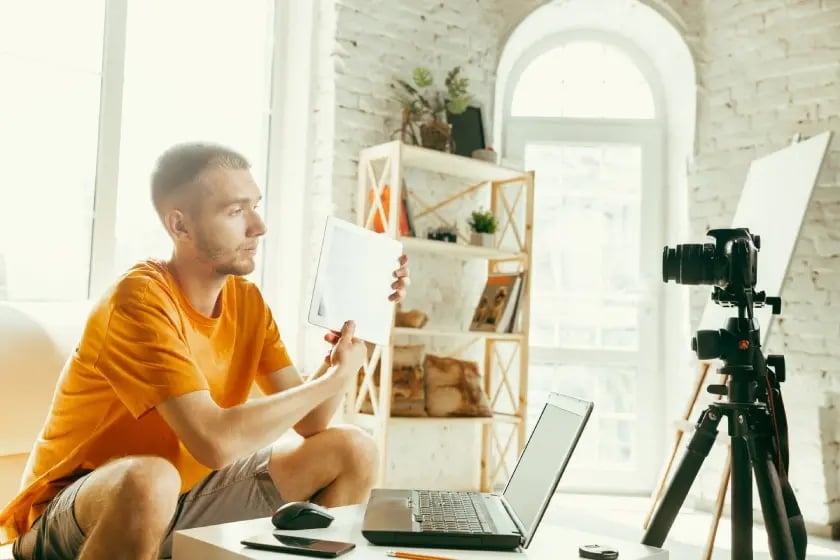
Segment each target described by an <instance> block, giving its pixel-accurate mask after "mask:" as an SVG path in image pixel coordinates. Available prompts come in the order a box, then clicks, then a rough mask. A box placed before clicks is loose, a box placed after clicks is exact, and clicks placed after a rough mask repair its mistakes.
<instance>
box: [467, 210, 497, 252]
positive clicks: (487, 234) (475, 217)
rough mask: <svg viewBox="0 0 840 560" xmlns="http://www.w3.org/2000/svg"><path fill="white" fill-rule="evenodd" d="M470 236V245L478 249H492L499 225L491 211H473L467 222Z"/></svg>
mask: <svg viewBox="0 0 840 560" xmlns="http://www.w3.org/2000/svg"><path fill="white" fill-rule="evenodd" d="M468 224H469V226H470V229H471V230H472V234H471V235H470V243H471V244H473V245H478V246H480V247H493V246H494V241H495V239H494V237H495V233H496V228H497V227H498V225H499V223H498V222H497V221H496V216H495V215H494V214H493V212H492V211H491V210H481V209H479V210H473V212H472V214H471V215H470V219H469V222H468Z"/></svg>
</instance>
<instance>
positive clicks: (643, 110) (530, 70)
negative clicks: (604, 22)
mask: <svg viewBox="0 0 840 560" xmlns="http://www.w3.org/2000/svg"><path fill="white" fill-rule="evenodd" d="M511 103H512V104H511V114H512V115H513V116H522V117H525V116H529V117H530V116H537V117H578V118H614V119H619V118H625V119H650V118H653V117H654V116H655V109H654V103H653V95H652V94H651V90H650V85H649V84H648V82H647V80H646V79H645V77H644V75H642V73H641V72H640V71H639V68H638V67H637V66H636V65H635V64H634V63H633V61H632V60H631V59H630V58H629V57H628V56H627V55H626V54H624V53H623V52H622V51H620V50H618V49H616V48H613V47H611V46H609V45H605V44H603V43H597V42H591V41H580V42H574V43H568V44H566V45H563V46H561V47H557V48H554V49H551V50H549V51H546V52H544V53H543V54H541V55H540V56H538V57H537V58H536V59H534V61H533V62H531V63H530V64H529V65H528V67H527V68H526V69H525V71H524V72H523V73H522V75H521V77H520V78H519V83H518V84H517V85H516V89H515V90H514V94H513V98H512V101H511Z"/></svg>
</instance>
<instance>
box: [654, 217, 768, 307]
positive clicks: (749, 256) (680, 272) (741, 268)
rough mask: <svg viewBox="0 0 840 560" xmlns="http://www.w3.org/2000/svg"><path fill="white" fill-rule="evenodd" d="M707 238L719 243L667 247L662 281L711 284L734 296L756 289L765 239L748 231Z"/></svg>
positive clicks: (715, 231) (722, 232) (716, 233)
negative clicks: (760, 253) (759, 262)
mask: <svg viewBox="0 0 840 560" xmlns="http://www.w3.org/2000/svg"><path fill="white" fill-rule="evenodd" d="M706 235H708V236H709V237H713V238H714V239H715V242H714V243H686V244H684V245H677V246H676V247H673V248H672V247H665V249H664V250H663V252H662V281H663V282H665V283H667V282H668V281H669V280H674V281H675V282H676V283H677V284H708V285H711V286H716V287H718V288H720V289H722V290H725V291H732V292H735V291H743V290H751V289H752V288H754V287H755V283H756V279H757V277H756V267H757V263H758V251H759V249H761V237H760V236H758V235H753V234H751V233H750V230H749V229H748V228H734V229H710V230H709V231H708V232H707V233H706Z"/></svg>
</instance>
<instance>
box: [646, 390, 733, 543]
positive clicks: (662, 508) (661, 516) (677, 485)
mask: <svg viewBox="0 0 840 560" xmlns="http://www.w3.org/2000/svg"><path fill="white" fill-rule="evenodd" d="M720 417H721V412H720V410H718V409H716V408H714V405H712V408H708V409H706V410H705V411H703V414H702V415H701V416H700V420H698V422H697V429H696V430H695V432H694V435H693V436H692V438H691V441H689V443H688V448H687V449H686V453H685V455H684V456H683V458H682V460H681V461H680V464H679V466H678V467H677V470H676V472H675V473H674V477H673V479H671V483H670V484H669V485H668V489H667V490H666V491H665V495H664V496H663V498H662V502H661V503H660V505H659V508H658V509H657V510H656V513H655V514H654V516H653V520H652V521H651V523H650V526H649V527H648V529H647V530H646V531H645V534H644V536H643V537H642V544H645V545H648V546H655V547H662V543H664V542H665V538H666V537H667V536H668V531H670V530H671V526H672V525H673V524H674V519H675V518H676V517H677V513H679V511H680V507H682V504H683V502H684V501H685V497H686V496H687V495H688V491H689V489H690V488H691V484H692V483H693V482H694V479H695V478H696V477H697V473H698V472H699V471H700V467H701V466H702V465H703V460H704V459H705V458H706V457H707V456H708V455H709V451H710V450H711V449H712V445H714V443H715V436H717V425H718V423H719V422H720Z"/></svg>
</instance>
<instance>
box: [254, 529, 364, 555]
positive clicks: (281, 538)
mask: <svg viewBox="0 0 840 560" xmlns="http://www.w3.org/2000/svg"><path fill="white" fill-rule="evenodd" d="M240 542H241V543H242V544H244V545H245V546H250V547H251V548H259V549H260V550H271V551H274V552H286V553H288V554H301V555H303V556H318V557H320V558H336V557H338V556H341V555H342V554H344V553H345V552H350V551H351V550H353V549H354V548H356V545H355V544H353V543H347V542H339V541H325V540H323V539H309V538H306V537H295V536H292V535H284V534H282V533H263V534H261V535H255V536H253V537H250V538H247V539H243V540H242V541H240Z"/></svg>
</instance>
